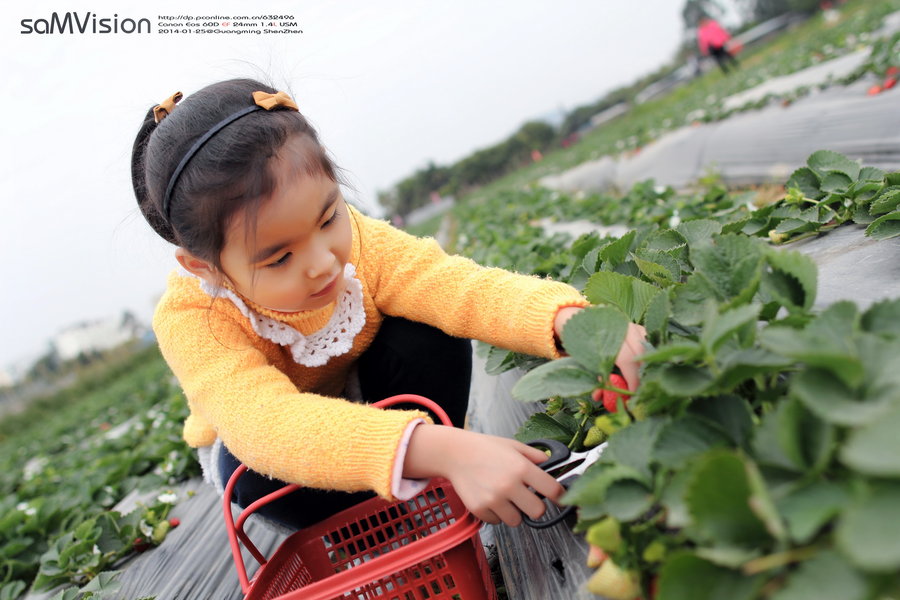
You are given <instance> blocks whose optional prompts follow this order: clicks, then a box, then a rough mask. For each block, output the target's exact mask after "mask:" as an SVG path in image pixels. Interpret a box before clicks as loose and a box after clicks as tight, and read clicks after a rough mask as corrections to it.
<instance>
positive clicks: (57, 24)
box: [19, 12, 150, 35]
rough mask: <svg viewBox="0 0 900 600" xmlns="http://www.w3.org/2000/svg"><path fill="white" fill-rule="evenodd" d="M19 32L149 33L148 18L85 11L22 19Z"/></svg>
mask: <svg viewBox="0 0 900 600" xmlns="http://www.w3.org/2000/svg"><path fill="white" fill-rule="evenodd" d="M20 23H21V25H22V29H21V31H19V33H20V34H24V35H30V34H34V33H37V34H39V35H44V34H54V33H55V34H68V35H75V34H79V33H81V34H83V33H101V34H105V33H126V34H130V33H150V19H138V20H134V19H129V18H123V19H119V15H118V13H116V14H114V15H113V16H112V17H100V16H99V15H97V14H96V13H92V12H87V13H85V14H84V15H83V16H79V15H78V13H77V12H67V13H64V14H63V15H60V14H59V13H56V12H54V13H52V14H51V15H50V18H49V19H22V21H21V22H20Z"/></svg>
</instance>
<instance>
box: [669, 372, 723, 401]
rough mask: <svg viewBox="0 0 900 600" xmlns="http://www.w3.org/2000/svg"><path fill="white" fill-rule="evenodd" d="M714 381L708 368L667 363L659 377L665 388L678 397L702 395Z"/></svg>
mask: <svg viewBox="0 0 900 600" xmlns="http://www.w3.org/2000/svg"><path fill="white" fill-rule="evenodd" d="M712 382H713V376H712V373H711V372H710V370H709V369H708V368H706V367H695V366H693V365H666V366H665V367H663V369H662V371H661V373H660V377H659V384H660V386H661V387H662V388H663V390H664V391H665V392H666V393H667V394H669V395H671V396H674V397H676V398H689V397H691V396H700V395H702V394H703V393H704V392H706V391H707V390H708V389H709V388H710V385H711V384H712Z"/></svg>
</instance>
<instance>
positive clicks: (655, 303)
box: [644, 290, 672, 339]
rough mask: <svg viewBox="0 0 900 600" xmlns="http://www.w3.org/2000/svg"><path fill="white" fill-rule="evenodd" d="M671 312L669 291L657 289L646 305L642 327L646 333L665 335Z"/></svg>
mask: <svg viewBox="0 0 900 600" xmlns="http://www.w3.org/2000/svg"><path fill="white" fill-rule="evenodd" d="M671 314H672V303H671V302H670V301H669V292H668V291H666V290H659V291H658V292H657V293H656V295H655V296H653V298H652V299H651V300H650V304H648V305H647V310H646V312H645V314H644V328H645V329H646V330H647V333H650V334H654V333H658V334H660V335H661V336H665V334H666V330H667V329H668V324H669V317H670V316H671ZM663 339H665V337H663Z"/></svg>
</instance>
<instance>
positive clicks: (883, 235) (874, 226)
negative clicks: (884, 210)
mask: <svg viewBox="0 0 900 600" xmlns="http://www.w3.org/2000/svg"><path fill="white" fill-rule="evenodd" d="M866 235H867V236H869V237H873V238H875V239H876V240H887V239H890V238H893V237H897V236H898V235H900V210H898V211H894V212H892V213H888V214H886V215H882V216H880V217H878V218H877V219H875V220H874V221H872V222H871V223H870V224H869V226H868V227H866Z"/></svg>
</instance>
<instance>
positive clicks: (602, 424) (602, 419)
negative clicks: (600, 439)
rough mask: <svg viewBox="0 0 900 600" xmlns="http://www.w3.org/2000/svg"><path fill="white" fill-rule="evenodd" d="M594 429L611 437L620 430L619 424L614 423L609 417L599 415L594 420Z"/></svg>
mask: <svg viewBox="0 0 900 600" xmlns="http://www.w3.org/2000/svg"><path fill="white" fill-rule="evenodd" d="M594 427H596V428H597V429H599V430H600V431H602V432H603V433H605V434H606V435H612V434H614V433H615V432H617V431H618V430H619V429H621V427H620V426H619V424H618V423H616V422H615V421H614V420H613V418H612V417H610V416H609V415H600V416H599V417H597V418H596V419H594Z"/></svg>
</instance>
